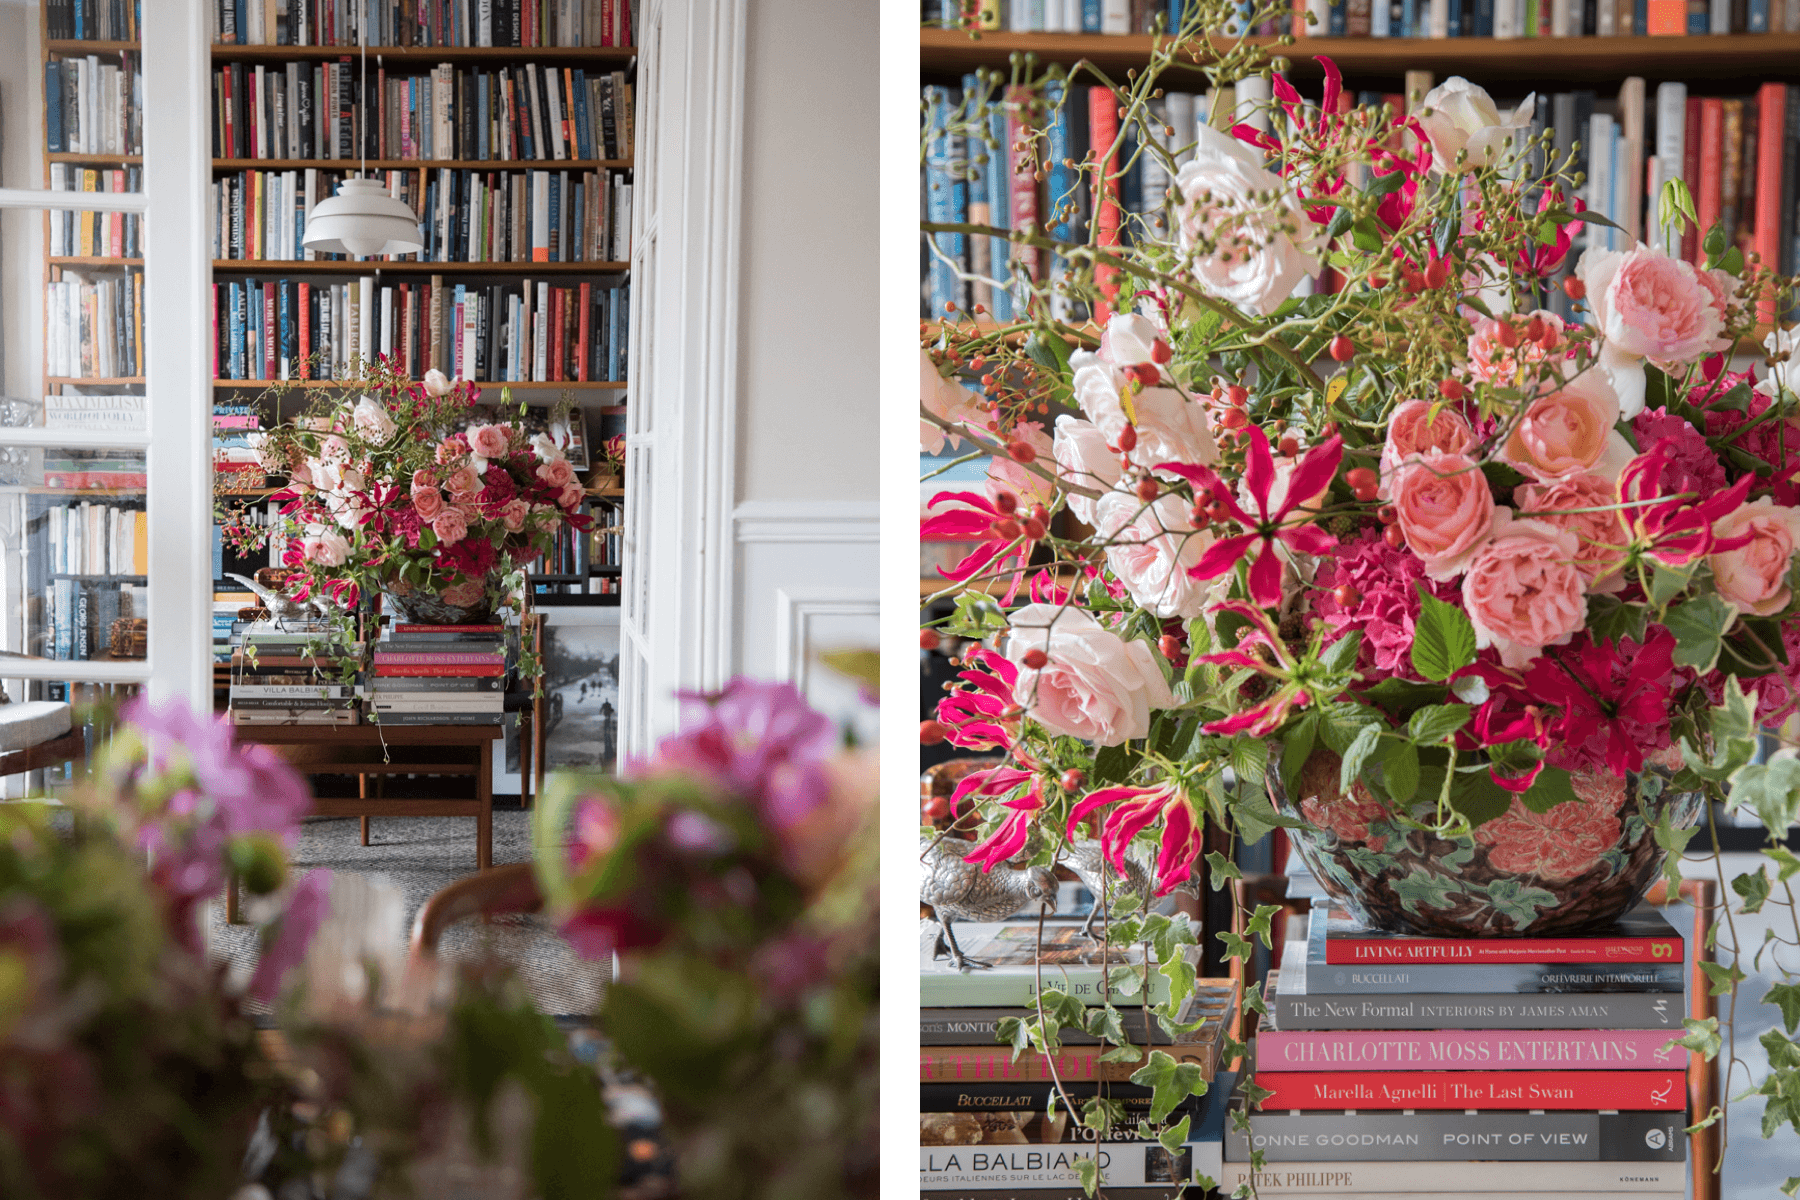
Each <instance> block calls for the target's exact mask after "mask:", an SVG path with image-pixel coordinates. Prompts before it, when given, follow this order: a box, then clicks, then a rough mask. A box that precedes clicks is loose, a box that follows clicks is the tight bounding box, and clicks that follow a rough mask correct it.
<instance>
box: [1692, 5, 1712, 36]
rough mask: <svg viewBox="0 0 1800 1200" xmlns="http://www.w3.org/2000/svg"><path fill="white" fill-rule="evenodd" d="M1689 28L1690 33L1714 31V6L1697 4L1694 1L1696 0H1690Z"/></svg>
mask: <svg viewBox="0 0 1800 1200" xmlns="http://www.w3.org/2000/svg"><path fill="white" fill-rule="evenodd" d="M1687 29H1688V32H1689V33H1710V32H1712V6H1711V5H1710V4H1696V3H1694V0H1688V26H1687Z"/></svg>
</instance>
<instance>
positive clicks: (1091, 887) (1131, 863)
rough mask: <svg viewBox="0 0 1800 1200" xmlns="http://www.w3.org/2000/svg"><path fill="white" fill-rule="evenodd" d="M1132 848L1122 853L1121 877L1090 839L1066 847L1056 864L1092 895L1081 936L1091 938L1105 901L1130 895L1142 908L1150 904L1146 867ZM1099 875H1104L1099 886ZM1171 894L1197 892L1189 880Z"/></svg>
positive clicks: (1191, 893) (1096, 844) (1148, 867)
mask: <svg viewBox="0 0 1800 1200" xmlns="http://www.w3.org/2000/svg"><path fill="white" fill-rule="evenodd" d="M1134 850H1135V847H1133V848H1128V849H1127V850H1126V851H1125V873H1124V874H1123V875H1120V874H1119V871H1118V868H1116V867H1114V866H1113V865H1112V864H1110V863H1108V862H1107V861H1106V855H1105V854H1104V853H1103V852H1102V850H1101V847H1100V843H1099V842H1097V841H1095V840H1093V839H1092V838H1081V839H1078V840H1076V841H1074V842H1071V843H1070V844H1069V848H1068V849H1067V850H1066V851H1065V852H1064V853H1063V856H1062V858H1061V859H1060V860H1059V861H1060V862H1061V863H1062V865H1063V866H1065V867H1067V868H1069V870H1071V871H1073V872H1075V875H1076V877H1077V878H1079V879H1080V880H1081V882H1082V883H1083V884H1085V885H1087V890H1088V891H1089V892H1092V893H1093V896H1094V906H1093V907H1092V908H1090V909H1089V910H1088V916H1087V920H1086V921H1083V922H1082V924H1081V932H1082V933H1083V934H1085V935H1086V936H1088V937H1090V938H1091V937H1093V936H1094V920H1095V918H1097V917H1099V916H1100V915H1101V913H1103V912H1105V911H1106V910H1107V907H1110V906H1108V905H1105V904H1104V902H1105V901H1109V900H1117V899H1118V897H1119V896H1120V894H1121V893H1124V892H1130V893H1132V894H1133V895H1135V896H1137V897H1138V899H1139V900H1141V901H1143V902H1144V903H1145V904H1146V905H1147V904H1148V902H1149V900H1150V895H1151V892H1152V891H1153V890H1154V885H1153V882H1152V879H1151V875H1150V865H1149V864H1148V863H1147V862H1145V861H1144V860H1143V859H1142V858H1140V857H1139V856H1138V854H1137V853H1134ZM1101 872H1105V877H1104V886H1102V876H1101ZM1175 890H1176V891H1178V892H1186V893H1188V894H1189V895H1195V896H1197V895H1199V894H1200V889H1199V887H1198V886H1197V885H1196V884H1195V883H1194V881H1193V879H1192V878H1191V877H1190V878H1188V879H1187V880H1185V881H1183V882H1182V883H1180V884H1177V885H1176V887H1175Z"/></svg>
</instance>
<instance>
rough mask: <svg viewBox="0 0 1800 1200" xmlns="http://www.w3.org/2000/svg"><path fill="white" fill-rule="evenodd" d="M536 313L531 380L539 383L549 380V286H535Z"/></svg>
mask: <svg viewBox="0 0 1800 1200" xmlns="http://www.w3.org/2000/svg"><path fill="white" fill-rule="evenodd" d="M537 288H538V291H537V306H536V307H537V311H536V312H534V313H533V314H532V325H531V351H532V352H531V360H532V361H531V378H532V379H534V380H536V381H537V382H539V383H543V382H544V381H546V380H548V379H549V378H550V337H549V334H550V284H549V283H548V282H540V283H539V284H538V285H537Z"/></svg>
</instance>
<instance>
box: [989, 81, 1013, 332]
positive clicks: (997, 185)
mask: <svg viewBox="0 0 1800 1200" xmlns="http://www.w3.org/2000/svg"><path fill="white" fill-rule="evenodd" d="M988 133H989V135H990V136H991V137H992V138H993V141H994V146H993V149H991V150H989V151H988V156H989V157H988V171H987V186H988V224H990V225H992V226H993V227H994V228H996V229H1011V228H1012V164H1011V163H1010V162H1009V161H1008V156H1009V154H1010V151H1009V150H1008V149H1007V145H1006V113H1005V112H1004V111H1002V110H1001V109H1000V108H999V107H998V106H996V107H995V108H994V110H993V111H992V112H990V113H989V114H988ZM1011 248H1012V243H1011V242H1008V241H1007V240H1006V239H1005V238H1003V237H990V238H989V239H988V261H989V263H990V270H991V271H992V273H993V276H994V278H995V279H998V280H1001V281H1003V282H1004V281H1008V280H1010V279H1011V278H1012V272H1011V271H1009V270H1008V269H1007V265H1006V260H1007V256H1008V254H1009V253H1010V251H1011ZM991 291H992V293H993V294H992V301H993V310H994V320H996V321H1010V320H1012V291H1011V289H1010V288H993V289H991Z"/></svg>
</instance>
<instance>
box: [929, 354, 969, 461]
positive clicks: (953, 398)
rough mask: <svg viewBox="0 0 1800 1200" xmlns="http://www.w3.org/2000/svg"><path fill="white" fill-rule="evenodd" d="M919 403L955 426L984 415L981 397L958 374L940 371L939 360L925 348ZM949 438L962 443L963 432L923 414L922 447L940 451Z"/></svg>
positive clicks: (953, 445) (954, 444)
mask: <svg viewBox="0 0 1800 1200" xmlns="http://www.w3.org/2000/svg"><path fill="white" fill-rule="evenodd" d="M919 407H921V408H923V409H924V410H925V411H926V412H928V413H930V414H931V415H932V416H934V417H940V418H942V419H943V420H945V421H948V422H950V423H951V424H952V425H954V426H962V425H966V424H968V423H969V422H971V421H979V420H981V419H982V416H983V413H982V410H981V397H980V396H978V395H976V394H975V393H974V392H972V391H970V390H969V389H968V388H966V387H964V386H963V385H962V384H961V383H959V382H957V381H956V380H955V379H954V378H949V379H946V378H945V377H944V376H943V375H940V374H939V373H938V368H937V364H936V363H935V362H932V361H931V355H929V354H927V353H926V352H925V351H924V350H920V351H919ZM946 438H948V439H949V442H950V445H951V446H952V447H953V448H954V447H957V446H960V445H962V435H961V434H959V433H957V432H955V431H954V430H952V431H951V432H949V433H946V432H945V431H944V427H943V426H941V425H939V424H937V423H936V422H933V421H927V420H926V419H925V418H924V417H920V418H919V448H920V449H921V450H923V451H924V452H925V453H927V454H936V453H937V452H938V451H940V450H942V449H943V448H944V441H945V439H946Z"/></svg>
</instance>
